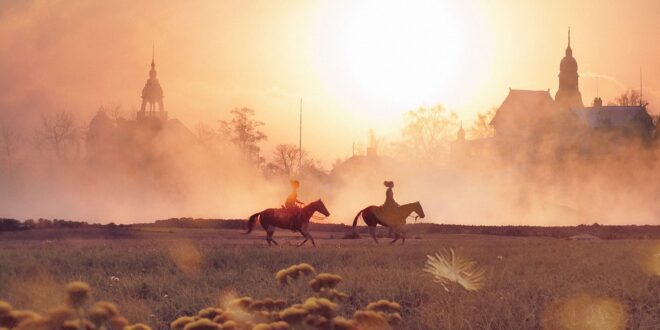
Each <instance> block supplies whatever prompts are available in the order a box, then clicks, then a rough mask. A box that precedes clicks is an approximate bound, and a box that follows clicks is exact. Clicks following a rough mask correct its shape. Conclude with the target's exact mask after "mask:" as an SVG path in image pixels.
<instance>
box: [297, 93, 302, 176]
mask: <svg viewBox="0 0 660 330" xmlns="http://www.w3.org/2000/svg"><path fill="white" fill-rule="evenodd" d="M298 126H299V129H300V130H299V131H298V174H300V170H301V169H302V98H300V124H299V125H298Z"/></svg>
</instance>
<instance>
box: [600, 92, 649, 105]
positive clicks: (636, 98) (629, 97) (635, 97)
mask: <svg viewBox="0 0 660 330" xmlns="http://www.w3.org/2000/svg"><path fill="white" fill-rule="evenodd" d="M641 101H642V96H641V95H640V93H639V92H638V91H636V90H634V89H629V90H627V91H625V92H623V93H621V95H619V96H618V97H616V98H615V99H614V102H610V103H609V104H608V105H622V106H634V105H640V104H641Z"/></svg>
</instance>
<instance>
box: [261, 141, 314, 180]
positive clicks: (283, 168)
mask: <svg viewBox="0 0 660 330" xmlns="http://www.w3.org/2000/svg"><path fill="white" fill-rule="evenodd" d="M299 157H301V154H300V149H298V146H296V145H293V144H278V145H277V146H276V147H275V150H273V161H272V162H271V163H270V164H269V165H268V168H269V169H270V170H271V171H273V172H275V173H276V174H282V175H287V176H289V177H293V176H294V175H295V173H296V170H297V169H298V161H299ZM301 158H302V160H303V161H305V162H307V161H308V159H307V153H306V152H305V151H304V150H303V151H302V157H301Z"/></svg>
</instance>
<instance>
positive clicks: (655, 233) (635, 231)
mask: <svg viewBox="0 0 660 330" xmlns="http://www.w3.org/2000/svg"><path fill="white" fill-rule="evenodd" d="M245 225H246V221H245V220H242V219H226V220H225V219H194V218H171V219H164V220H157V221H155V222H151V223H137V224H131V225H116V224H114V223H109V224H106V225H102V224H90V223H87V222H84V221H83V222H80V221H69V220H58V219H55V220H48V219H38V220H36V221H35V220H32V219H29V220H25V221H23V222H21V221H19V220H15V219H0V231H5V232H6V231H18V230H30V229H48V228H85V227H90V228H117V227H121V228H135V229H139V228H150V227H151V228H153V227H156V228H187V229H239V230H241V229H245ZM379 228H380V227H379ZM310 230H311V231H316V232H331V233H351V232H352V227H351V226H348V225H345V224H333V223H311V224H310ZM380 230H386V229H385V228H381V229H380ZM358 232H360V233H363V234H366V227H365V226H359V227H358ZM406 232H407V233H408V235H409V236H413V235H423V234H464V235H465V234H470V235H494V236H516V237H552V238H562V239H563V238H572V237H574V236H578V235H592V236H594V237H596V238H600V239H660V226H652V225H641V226H638V225H626V226H609V225H600V224H597V223H595V224H593V225H578V226H557V227H541V226H478V225H448V224H434V223H416V224H408V225H406ZM347 237H353V236H352V235H347ZM587 238H589V237H587Z"/></svg>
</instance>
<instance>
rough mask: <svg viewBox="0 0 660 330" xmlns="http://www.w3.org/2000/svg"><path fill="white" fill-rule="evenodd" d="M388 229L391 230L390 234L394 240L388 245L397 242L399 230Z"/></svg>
mask: <svg viewBox="0 0 660 330" xmlns="http://www.w3.org/2000/svg"><path fill="white" fill-rule="evenodd" d="M390 229H392V232H393V233H394V239H393V240H392V241H391V242H390V244H394V242H396V241H398V240H399V228H397V229H394V228H390Z"/></svg>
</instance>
